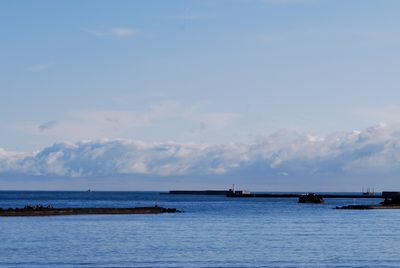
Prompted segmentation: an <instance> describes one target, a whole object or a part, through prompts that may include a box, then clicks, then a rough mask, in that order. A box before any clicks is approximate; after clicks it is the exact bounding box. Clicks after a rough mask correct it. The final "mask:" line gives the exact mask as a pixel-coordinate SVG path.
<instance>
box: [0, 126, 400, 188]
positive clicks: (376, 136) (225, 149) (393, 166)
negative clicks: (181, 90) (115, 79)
mask: <svg viewBox="0 0 400 268" xmlns="http://www.w3.org/2000/svg"><path fill="white" fill-rule="evenodd" d="M399 171H400V129H398V128H392V127H389V126H387V125H377V126H373V127H370V128H367V129H365V130H363V131H352V132H348V133H339V134H334V135H329V136H327V137H323V138H321V137H315V136H312V135H309V134H307V133H298V132H293V131H285V130H283V131H279V132H276V133H274V134H272V135H269V136H265V137H262V138H259V139H257V140H256V141H254V142H252V143H231V144H220V145H211V144H191V143H183V144H182V143H175V142H164V143H152V142H143V141H136V140H97V141H84V142H77V143H57V144H54V145H52V146H50V147H47V148H44V149H42V150H40V151H39V152H33V153H19V154H18V153H13V152H8V151H6V150H4V149H0V174H16V175H18V174H20V175H21V174H23V175H27V176H48V177H52V176H63V177H70V178H80V177H83V178H92V177H93V178H97V177H110V178H115V177H118V176H126V175H129V176H132V178H135V176H139V175H140V176H141V175H146V176H150V177H198V178H202V179H206V178H218V177H226V178H233V177H235V176H243V177H247V178H251V177H258V178H275V179H279V180H282V179H287V178H298V179H301V178H310V177H320V178H323V177H326V176H328V177H331V178H342V177H357V176H358V177H360V178H363V179H364V178H366V177H369V176H371V174H391V175H393V176H394V175H396V174H398V173H399ZM396 176H397V175H396Z"/></svg>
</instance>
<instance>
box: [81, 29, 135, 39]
mask: <svg viewBox="0 0 400 268" xmlns="http://www.w3.org/2000/svg"><path fill="white" fill-rule="evenodd" d="M83 30H84V31H85V32H87V33H89V34H91V35H94V36H97V37H106V36H113V37H117V38H128V37H132V36H135V35H137V33H138V30H137V29H135V28H130V27H114V28H110V29H107V30H92V29H83Z"/></svg>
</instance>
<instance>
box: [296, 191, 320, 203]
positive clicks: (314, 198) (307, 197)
mask: <svg viewBox="0 0 400 268" xmlns="http://www.w3.org/2000/svg"><path fill="white" fill-rule="evenodd" d="M299 203H312V204H323V203H325V200H324V198H323V197H322V196H319V195H316V194H314V193H308V194H302V195H300V196H299Z"/></svg>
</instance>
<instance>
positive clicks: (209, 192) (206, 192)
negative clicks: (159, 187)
mask: <svg viewBox="0 0 400 268" xmlns="http://www.w3.org/2000/svg"><path fill="white" fill-rule="evenodd" d="M230 192H231V191H226V190H171V191H169V192H168V193H160V194H178V195H179V194H182V195H183V194H188V195H227V194H229V193H230Z"/></svg>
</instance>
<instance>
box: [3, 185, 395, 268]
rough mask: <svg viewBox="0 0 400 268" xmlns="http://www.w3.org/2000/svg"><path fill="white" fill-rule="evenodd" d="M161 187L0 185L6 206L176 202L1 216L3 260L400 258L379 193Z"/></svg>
mask: <svg viewBox="0 0 400 268" xmlns="http://www.w3.org/2000/svg"><path fill="white" fill-rule="evenodd" d="M326 201H327V202H326V204H299V203H298V202H297V199H296V198H273V199H270V198H228V197H225V196H196V195H162V194H160V193H159V192H96V191H93V192H37V191H35V192H28V191H2V192H0V207H2V208H9V207H13V208H14V207H23V206H25V205H27V204H32V205H36V204H42V205H48V204H50V205H53V206H55V207H139V206H154V205H158V206H162V207H168V208H177V209H179V210H182V211H184V212H183V213H173V214H157V215H74V216H46V217H0V267H7V268H12V267H18V268H22V267H29V268H31V267H32V268H33V267H35V268H36V267H400V249H399V239H400V210H336V209H334V208H335V207H336V206H342V205H349V204H375V203H378V202H379V201H380V200H379V199H356V200H354V199H326Z"/></svg>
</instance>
